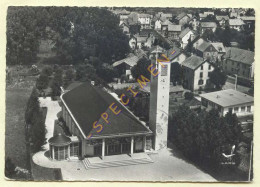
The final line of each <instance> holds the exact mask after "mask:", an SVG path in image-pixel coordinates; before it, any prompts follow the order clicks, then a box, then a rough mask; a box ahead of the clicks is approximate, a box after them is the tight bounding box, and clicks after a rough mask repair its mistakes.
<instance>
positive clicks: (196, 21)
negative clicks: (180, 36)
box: [189, 16, 200, 31]
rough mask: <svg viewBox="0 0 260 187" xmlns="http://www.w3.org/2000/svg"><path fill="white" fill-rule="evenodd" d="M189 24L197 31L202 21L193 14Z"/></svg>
mask: <svg viewBox="0 0 260 187" xmlns="http://www.w3.org/2000/svg"><path fill="white" fill-rule="evenodd" d="M189 24H191V25H192V30H194V31H197V30H198V28H199V25H200V21H199V19H198V18H197V17H196V16H193V17H192V18H191V19H190V21H189Z"/></svg>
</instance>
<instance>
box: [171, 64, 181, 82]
mask: <svg viewBox="0 0 260 187" xmlns="http://www.w3.org/2000/svg"><path fill="white" fill-rule="evenodd" d="M170 80H171V82H173V84H174V85H175V84H176V83H178V84H179V85H181V84H182V80H183V72H182V68H181V65H180V64H179V63H178V62H174V63H172V64H171V77H170Z"/></svg>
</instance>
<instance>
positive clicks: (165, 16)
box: [160, 13, 172, 20]
mask: <svg viewBox="0 0 260 187" xmlns="http://www.w3.org/2000/svg"><path fill="white" fill-rule="evenodd" d="M160 17H161V18H162V19H163V20H171V19H172V14H171V13H162V14H161V16H160Z"/></svg>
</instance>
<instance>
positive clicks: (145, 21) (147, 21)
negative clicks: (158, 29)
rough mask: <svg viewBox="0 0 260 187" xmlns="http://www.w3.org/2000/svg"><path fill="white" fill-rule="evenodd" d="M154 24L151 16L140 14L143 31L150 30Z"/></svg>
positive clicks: (139, 18) (139, 20) (139, 19)
mask: <svg viewBox="0 0 260 187" xmlns="http://www.w3.org/2000/svg"><path fill="white" fill-rule="evenodd" d="M151 22H152V16H151V15H150V14H138V23H139V24H140V25H141V29H150V28H151Z"/></svg>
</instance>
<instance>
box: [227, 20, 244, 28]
mask: <svg viewBox="0 0 260 187" xmlns="http://www.w3.org/2000/svg"><path fill="white" fill-rule="evenodd" d="M244 24H245V23H244V22H243V20H242V19H229V25H231V26H233V25H235V26H237V25H238V26H241V25H244Z"/></svg>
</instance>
